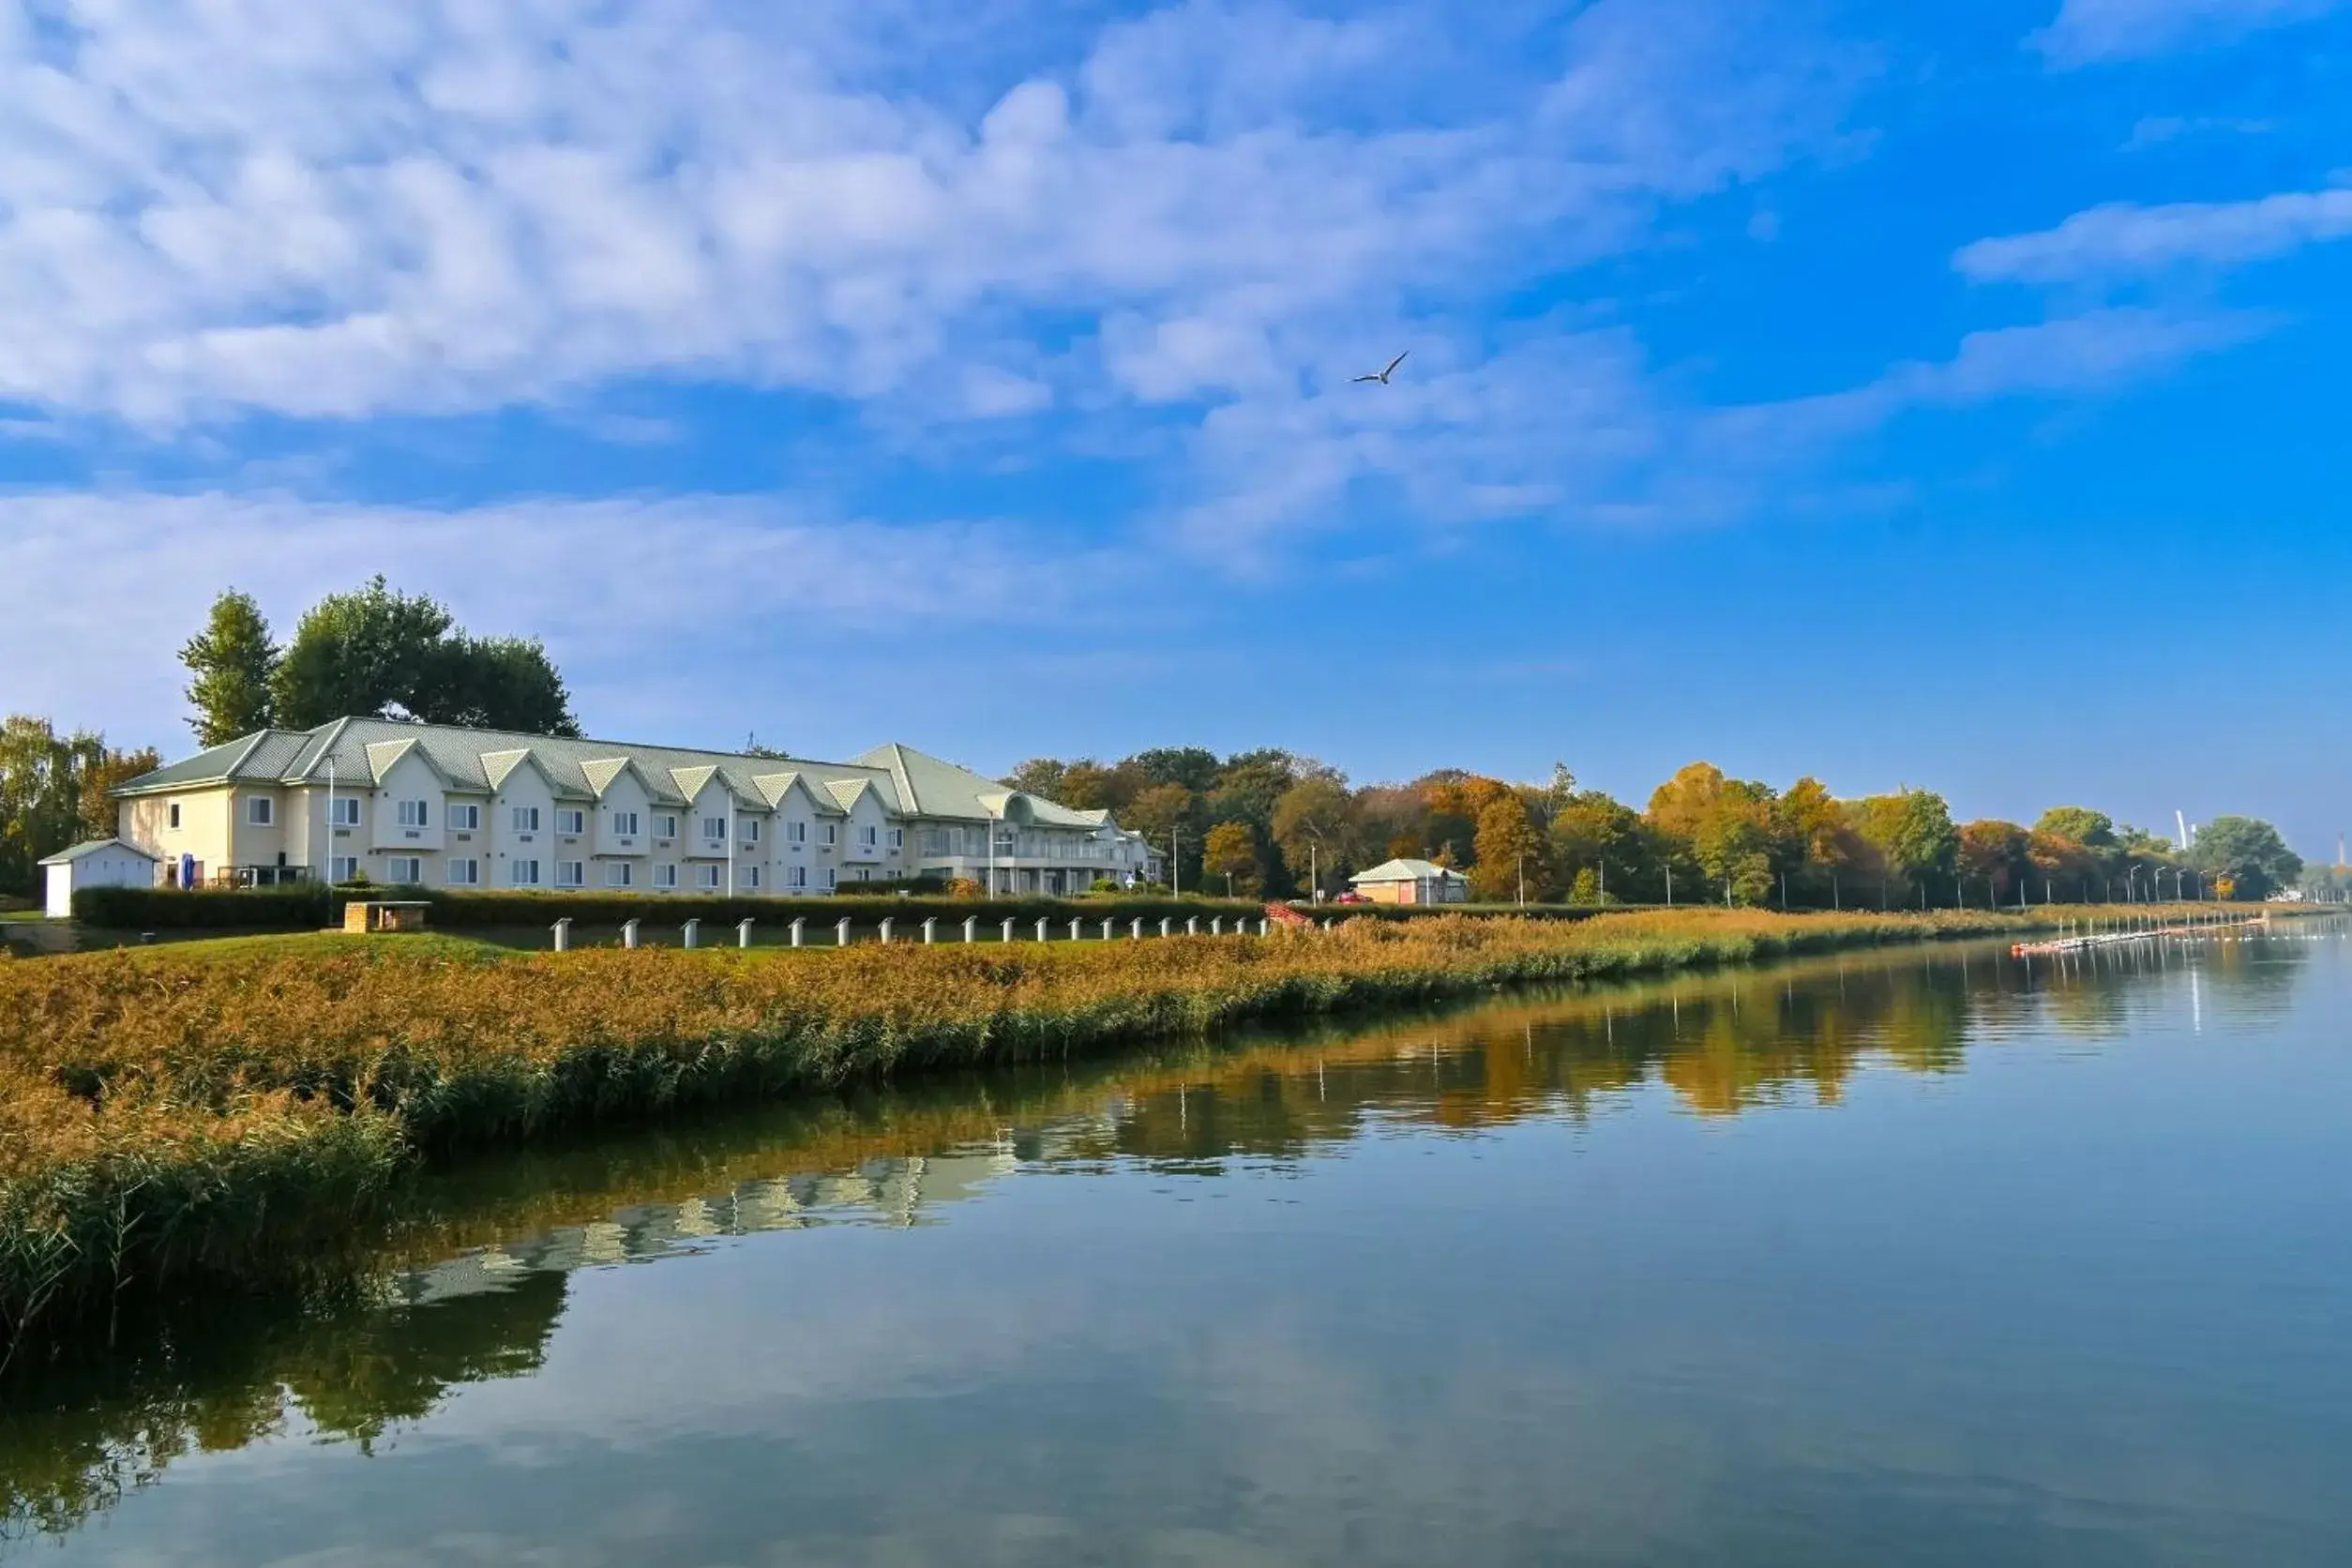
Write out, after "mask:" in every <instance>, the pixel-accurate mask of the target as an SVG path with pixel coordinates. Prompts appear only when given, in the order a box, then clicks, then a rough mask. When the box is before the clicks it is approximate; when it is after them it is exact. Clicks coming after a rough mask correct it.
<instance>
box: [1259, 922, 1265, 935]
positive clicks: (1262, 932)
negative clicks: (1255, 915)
mask: <svg viewBox="0 0 2352 1568" xmlns="http://www.w3.org/2000/svg"><path fill="white" fill-rule="evenodd" d="M1258 934H1259V936H1261V937H1262V936H1264V935H1265V934H1266V923H1265V922H1264V921H1262V920H1260V921H1259V923H1258Z"/></svg>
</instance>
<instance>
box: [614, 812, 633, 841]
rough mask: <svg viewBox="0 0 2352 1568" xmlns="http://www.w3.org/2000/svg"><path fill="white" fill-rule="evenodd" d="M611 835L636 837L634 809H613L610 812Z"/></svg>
mask: <svg viewBox="0 0 2352 1568" xmlns="http://www.w3.org/2000/svg"><path fill="white" fill-rule="evenodd" d="M612 836H613V837H616V838H634V837H637V813H636V812H634V811H615V812H614V813H612Z"/></svg>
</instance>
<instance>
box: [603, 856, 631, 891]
mask: <svg viewBox="0 0 2352 1568" xmlns="http://www.w3.org/2000/svg"><path fill="white" fill-rule="evenodd" d="M636 875H637V867H634V866H631V865H630V864H629V863H628V862H627V861H626V860H609V861H606V862H605V867H604V885H605V886H607V887H627V886H629V885H630V883H631V882H632V881H633V879H634V878H635V877H636Z"/></svg>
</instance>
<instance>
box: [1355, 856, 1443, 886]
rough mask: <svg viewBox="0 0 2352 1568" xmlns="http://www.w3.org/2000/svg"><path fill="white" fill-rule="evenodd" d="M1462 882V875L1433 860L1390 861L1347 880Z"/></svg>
mask: <svg viewBox="0 0 2352 1568" xmlns="http://www.w3.org/2000/svg"><path fill="white" fill-rule="evenodd" d="M1449 877H1451V878H1453V879H1454V880H1455V882H1460V881H1462V880H1463V879H1462V873H1461V872H1459V871H1456V870H1455V869H1454V868H1453V867H1449V866H1440V865H1439V864H1438V863H1437V862H1436V861H1434V860H1392V861H1388V862H1386V863H1384V864H1382V865H1380V866H1375V867H1372V869H1370V870H1369V871H1358V872H1357V873H1356V874H1355V875H1354V876H1352V877H1349V879H1348V880H1349V882H1443V881H1445V880H1446V879H1447V878H1449Z"/></svg>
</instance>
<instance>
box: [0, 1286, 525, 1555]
mask: <svg viewBox="0 0 2352 1568" xmlns="http://www.w3.org/2000/svg"><path fill="white" fill-rule="evenodd" d="M564 1297H565V1277H564V1275H562V1274H524V1275H521V1276H520V1277H518V1278H516V1279H514V1280H512V1281H511V1282H509V1283H508V1284H506V1285H505V1288H504V1289H498V1290H492V1291H484V1292H480V1293H477V1294H473V1295H465V1296H455V1297H450V1298H447V1299H444V1300H438V1301H430V1302H423V1303H414V1304H411V1303H402V1304H390V1305H387V1304H384V1303H381V1302H377V1301H346V1302H343V1303H340V1304H336V1305H333V1306H330V1307H325V1308H323V1309H319V1310H315V1311H312V1312H309V1313H298V1314H294V1315H293V1316H291V1317H287V1316H279V1315H272V1314H269V1313H267V1312H264V1311H256V1310H252V1309H250V1308H249V1309H247V1310H244V1311H237V1310H234V1308H232V1309H229V1310H223V1311H216V1312H211V1313H207V1314H205V1315H204V1316H202V1317H189V1316H186V1315H183V1316H181V1317H180V1318H179V1319H178V1320H176V1321H175V1322H174V1323H173V1324H172V1325H171V1330H170V1332H169V1333H168V1334H155V1335H152V1336H150V1337H149V1338H148V1339H147V1340H146V1342H144V1343H143V1344H134V1345H132V1346H129V1347H128V1348H126V1349H124V1350H123V1351H122V1352H121V1353H119V1354H116V1355H113V1356H109V1357H107V1358H105V1359H104V1360H103V1361H98V1362H95V1363H92V1364H85V1365H77V1366H75V1367H73V1368H72V1369H70V1370H66V1371H43V1370H41V1369H38V1368H37V1369H35V1370H34V1371H32V1372H30V1373H28V1374H26V1375H23V1377H21V1378H20V1379H19V1380H16V1381H13V1382H11V1384H10V1385H9V1387H8V1398H7V1399H6V1401H5V1402H4V1403H0V1539H6V1538H9V1537H24V1536H29V1535H33V1534H38V1533H54V1532H57V1531H61V1530H68V1529H71V1528H73V1527H74V1526H76V1525H78V1524H80V1523H81V1522H82V1521H83V1520H84V1519H86V1518H87V1517H88V1516H89V1515H92V1514H94V1513H96V1512H98V1511H99V1510H101V1509H104V1508H107V1507H111V1506H112V1505H113V1503H114V1502H115V1501H117V1500H119V1499H120V1498H121V1497H122V1496H123V1494H124V1493H126V1492H128V1491H131V1490H134V1489H136V1488H137V1487H140V1486H143V1485H149V1484H150V1483H152V1482H154V1481H155V1480H157V1479H158V1477H159V1476H160V1475H161V1474H162V1471H163V1470H164V1468H165V1466H167V1465H169V1464H170V1463H171V1462H172V1461H173V1460H174V1459H177V1458H180V1457H182V1456H184V1455H188V1454H191V1453H200V1452H221V1451H225V1450H229V1449H235V1448H242V1447H244V1446H245V1445H247V1444H248V1443H250V1442H253V1441H255V1440H259V1439H262V1438H266V1437H269V1436H272V1435H275V1434H277V1433H279V1432H282V1431H284V1430H285V1429H286V1428H287V1425H288V1423H289V1421H290V1419H291V1418H292V1417H293V1416H294V1414H295V1413H296V1412H299V1413H300V1414H301V1415H302V1416H303V1417H305V1418H307V1419H308V1421H309V1424H310V1425H313V1426H315V1427H316V1428H318V1429H319V1430H320V1431H321V1432H323V1433H325V1434H327V1435H329V1436H332V1437H337V1438H345V1439H352V1440H357V1441H358V1442H359V1443H360V1445H361V1446H362V1447H363V1448H367V1447H369V1446H370V1445H371V1444H372V1443H373V1442H374V1440H376V1439H378V1438H380V1437H382V1436H383V1435H384V1432H385V1431H387V1430H389V1429H390V1428H392V1427H393V1426H394V1425H397V1424H399V1423H400V1422H411V1421H417V1420H421V1419H423V1418H424V1417H425V1416H426V1415H428V1414H430V1412H431V1411H432V1410H433V1408H434V1407H435V1406H436V1405H438V1404H439V1403H440V1402H441V1400H442V1398H443V1397H444V1396H445V1395H446V1394H447V1392H448V1391H449V1389H450V1388H451V1387H453V1386H455V1385H457V1384H460V1383H469V1382H479V1381H482V1380H487V1379H490V1378H505V1377H513V1376H515V1375H517V1374H519V1373H523V1372H529V1371H532V1370H535V1368H537V1367H538V1365H539V1364H540V1363H541V1360H542V1358H543V1357H544V1355H545V1352H546V1349H547V1343H548V1338H549V1336H550V1334H552V1333H553V1332H554V1329H555V1323H556V1320H557V1319H559V1318H560V1317H561V1316H562V1315H563V1308H564Z"/></svg>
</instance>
